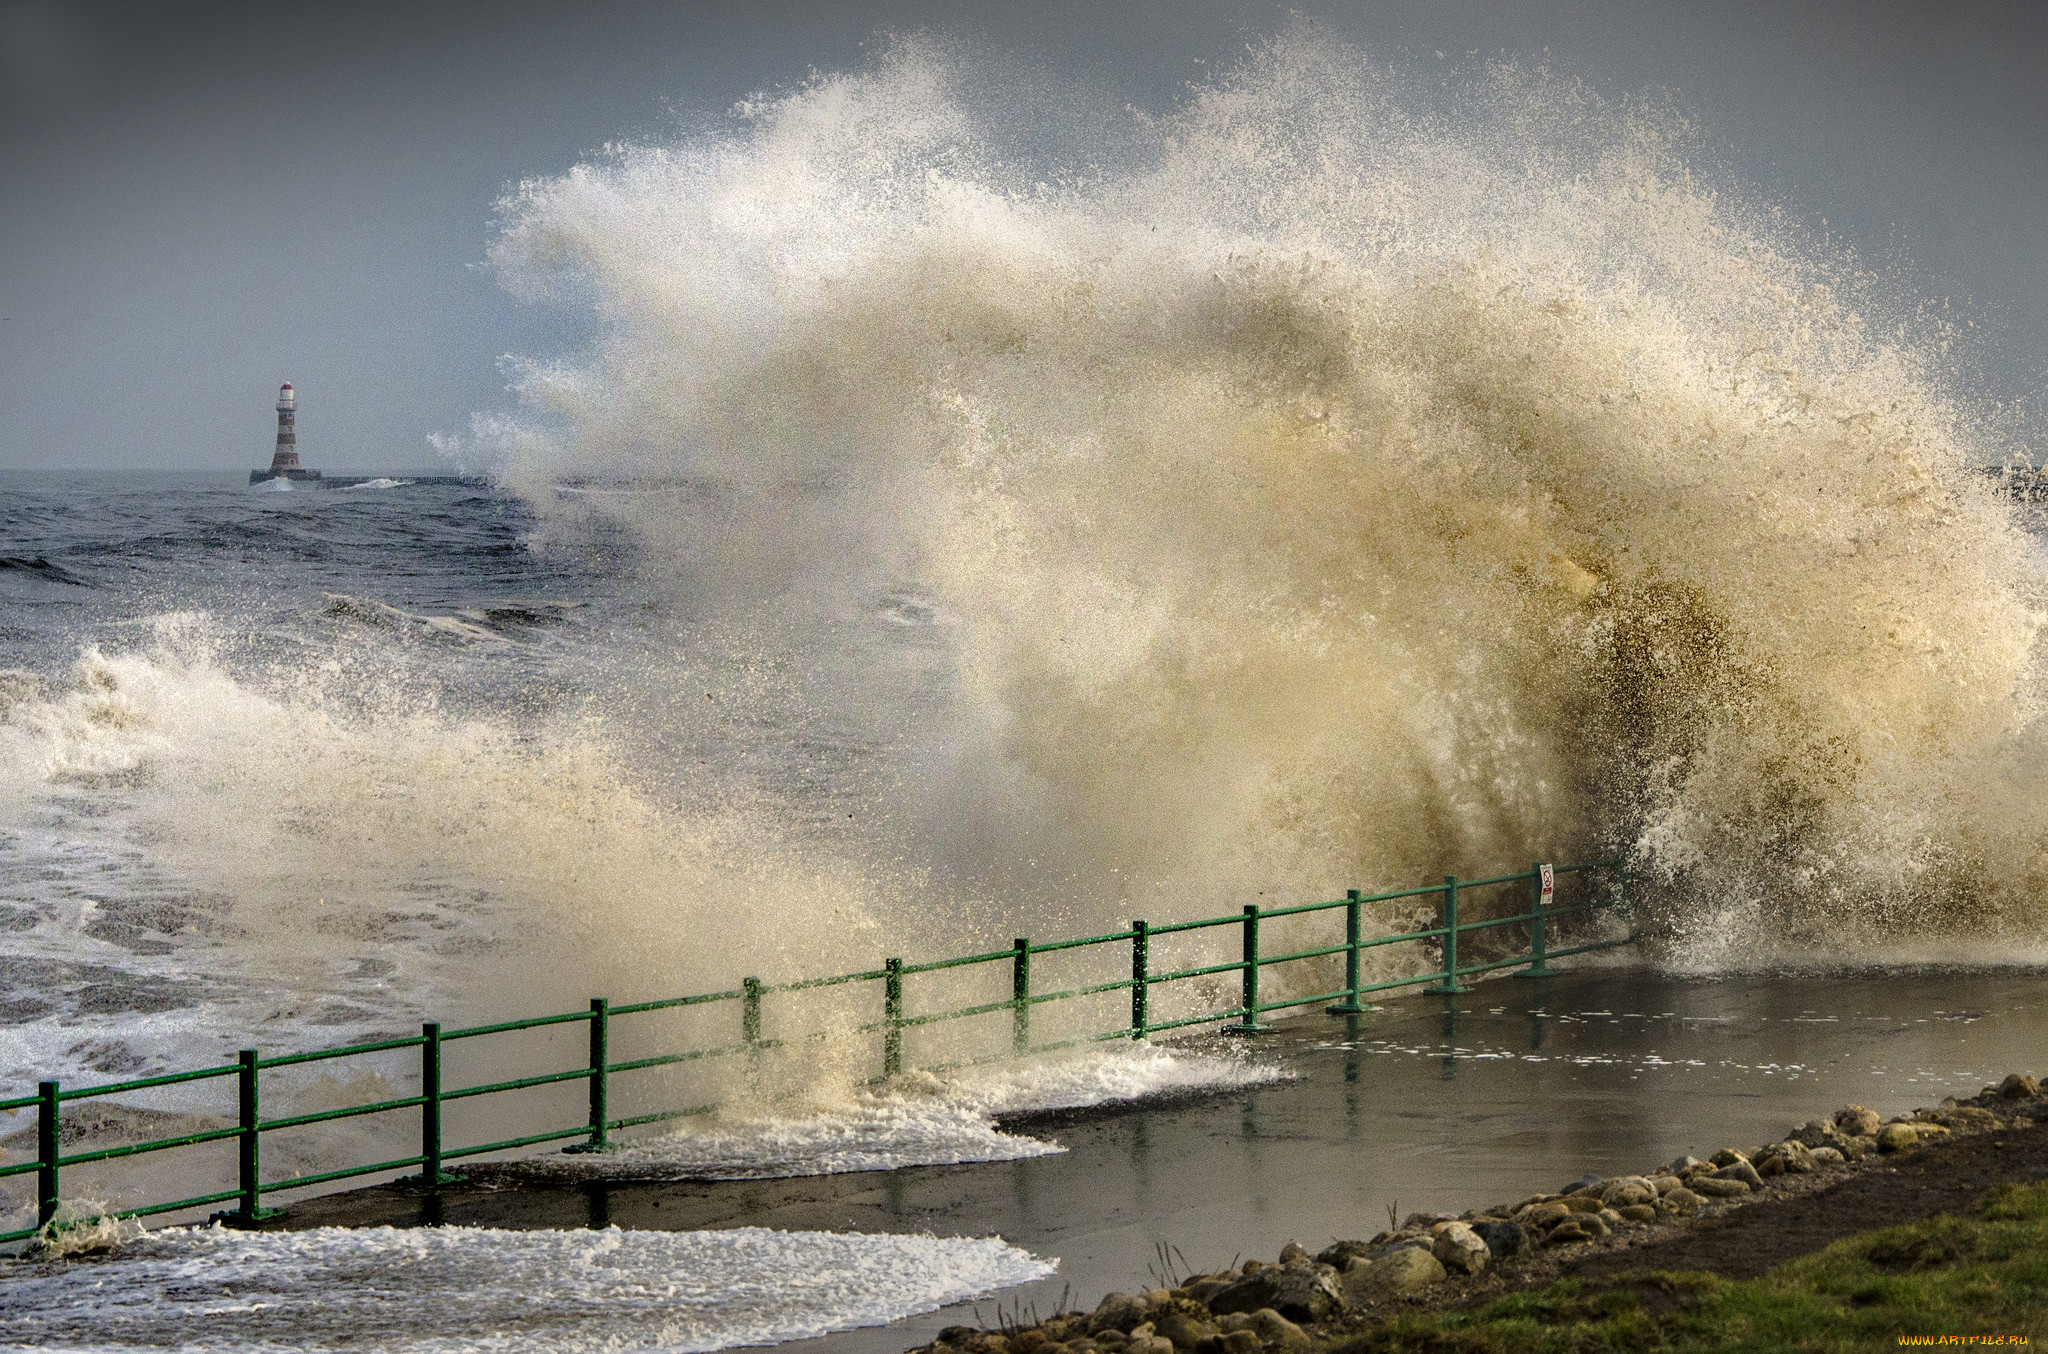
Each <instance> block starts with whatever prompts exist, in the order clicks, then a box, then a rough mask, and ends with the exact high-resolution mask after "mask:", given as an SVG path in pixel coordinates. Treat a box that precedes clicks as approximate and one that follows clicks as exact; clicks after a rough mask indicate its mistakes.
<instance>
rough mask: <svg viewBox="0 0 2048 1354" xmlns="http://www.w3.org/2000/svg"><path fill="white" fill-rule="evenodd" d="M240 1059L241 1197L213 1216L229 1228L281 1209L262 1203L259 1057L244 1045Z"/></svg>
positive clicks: (238, 1164) (238, 1136)
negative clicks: (230, 1208) (229, 1207)
mask: <svg viewBox="0 0 2048 1354" xmlns="http://www.w3.org/2000/svg"><path fill="white" fill-rule="evenodd" d="M240 1061H241V1068H240V1071H239V1073H238V1074H237V1076H236V1078H235V1081H236V1087H237V1090H238V1091H239V1092H240V1094H239V1096H238V1097H237V1098H238V1099H239V1100H240V1101H241V1105H240V1109H241V1124H240V1128H241V1132H239V1133H238V1134H236V1136H235V1146H236V1148H237V1149H238V1150H237V1152H236V1156H237V1158H238V1160H237V1162H236V1172H235V1174H236V1177H237V1178H236V1183H237V1185H238V1186H239V1189H240V1194H241V1197H240V1199H239V1200H238V1201H237V1203H236V1206H235V1208H234V1209H233V1210H232V1211H229V1212H223V1213H216V1214H214V1215H213V1216H214V1219H215V1220H216V1221H218V1222H224V1223H226V1224H227V1225H228V1226H230V1227H247V1226H249V1225H250V1224H251V1223H256V1222H261V1221H263V1219H265V1218H274V1217H276V1216H277V1215H278V1214H280V1213H282V1212H284V1210H283V1209H282V1208H265V1207H264V1206H263V1103H262V1097H261V1095H260V1093H259V1087H258V1078H259V1076H260V1074H261V1072H262V1060H261V1059H260V1058H258V1056H257V1054H256V1050H255V1049H253V1048H245V1049H243V1050H242V1052H241V1059H240Z"/></svg>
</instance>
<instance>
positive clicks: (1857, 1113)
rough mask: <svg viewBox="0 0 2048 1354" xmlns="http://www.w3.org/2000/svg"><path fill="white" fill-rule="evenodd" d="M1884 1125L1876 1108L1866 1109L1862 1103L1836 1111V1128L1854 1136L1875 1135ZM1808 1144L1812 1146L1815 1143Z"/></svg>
mask: <svg viewBox="0 0 2048 1354" xmlns="http://www.w3.org/2000/svg"><path fill="white" fill-rule="evenodd" d="M1883 1126H1884V1125H1883V1123H1882V1122H1881V1121H1880V1120H1879V1119H1878V1117H1877V1111H1876V1110H1870V1109H1865V1108H1864V1107H1863V1106H1861V1105H1844V1106H1842V1108H1840V1109H1838V1110H1836V1111H1835V1128H1836V1129H1837V1130H1838V1131H1839V1132H1842V1133H1845V1134H1847V1135H1848V1136H1849V1137H1852V1138H1871V1137H1875V1136H1877V1131H1878V1129H1880V1128H1882V1127H1883ZM1806 1145H1807V1146H1808V1147H1812V1146H1813V1145H1814V1144H1812V1143H1808V1144H1806Z"/></svg>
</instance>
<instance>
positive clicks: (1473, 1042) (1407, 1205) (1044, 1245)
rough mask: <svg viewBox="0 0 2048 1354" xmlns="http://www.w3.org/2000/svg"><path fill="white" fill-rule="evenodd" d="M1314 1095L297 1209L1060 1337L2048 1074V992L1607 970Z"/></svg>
mask: <svg viewBox="0 0 2048 1354" xmlns="http://www.w3.org/2000/svg"><path fill="white" fill-rule="evenodd" d="M1255 1044H1256V1047H1255V1050H1254V1054H1253V1056H1255V1057H1258V1058H1261V1059H1274V1060H1277V1061H1280V1062H1282V1063H1284V1064H1286V1065H1287V1066H1288V1067H1289V1068H1291V1069H1292V1071H1293V1073H1294V1077H1293V1079H1292V1080H1289V1081H1285V1082H1280V1083H1276V1084H1269V1085H1263V1086H1257V1087H1251V1088H1245V1089H1238V1090H1233V1091H1230V1092H1227V1093H1218V1094H1212V1095H1205V1096H1200V1097H1195V1098H1184V1099H1176V1100H1170V1101H1159V1102H1151V1103H1143V1104H1136V1105H1125V1106H1120V1107H1106V1108H1098V1109H1093V1110H1087V1111H1078V1112H1065V1113H1053V1114H1044V1115H1034V1116H1024V1117H1019V1118H1013V1119H1008V1120H1005V1121H1004V1126H1005V1127H1006V1128H1007V1129H1008V1130H1010V1131H1012V1132H1021V1133H1031V1134H1034V1135H1037V1136H1042V1137H1049V1138H1051V1139H1053V1140H1055V1141H1057V1142H1059V1143H1060V1144H1061V1145H1062V1146H1064V1147H1065V1148H1066V1149H1067V1150H1066V1151H1065V1152H1063V1153H1061V1154H1059V1155H1054V1156H1044V1157H1037V1158H1032V1159H1027V1160H1021V1161H1009V1162H996V1163H986V1164H973V1165H960V1166H940V1167H919V1168H912V1169H904V1170H897V1171H877V1172H869V1173H861V1174H850V1175H839V1176H825V1177H810V1178H802V1179H792V1180H748V1181H723V1182H721V1181H691V1182H647V1183H633V1182H621V1181H607V1182H603V1183H584V1184H567V1185H564V1184H561V1183H558V1182H552V1181H551V1182H547V1183H540V1182H534V1181H525V1180H521V1179H520V1178H519V1177H518V1176H517V1175H516V1172H508V1171H506V1170H504V1169H499V1168H489V1167H480V1168H474V1169H473V1170H472V1172H471V1175H472V1179H471V1182H470V1183H469V1184H467V1185H463V1186H454V1187H450V1188H449V1189H447V1190H445V1191H444V1192H443V1193H442V1194H441V1196H440V1197H439V1198H438V1199H437V1198H433V1197H430V1196H423V1195H419V1194H412V1193H407V1192H405V1191H404V1190H402V1189H400V1188H398V1187H388V1186H387V1187H380V1188H376V1189H369V1190H357V1191H352V1192H349V1193H346V1194H338V1195H331V1196H328V1197H326V1198H324V1199H316V1200H310V1201H306V1202H304V1203H299V1204H296V1205H294V1207H293V1209H292V1213H291V1216H290V1217H289V1219H288V1220H286V1223H285V1225H287V1226H291V1227H307V1226H316V1225H321V1224H326V1223H336V1224H340V1223H346V1224H358V1225H359V1224H371V1223H383V1222H389V1223H396V1224H407V1223H432V1222H447V1223H454V1224H473V1225H492V1226H504V1227H577V1226H606V1225H613V1224H616V1225H618V1226H620V1227H626V1228H657V1229H664V1230H676V1229H691V1228H706V1227H731V1226H765V1227H776V1228H786V1229H793V1230H794V1229H806V1230H808V1229H825V1230H837V1231H848V1230H851V1231H867V1232H931V1233H935V1234H938V1235H985V1234H988V1233H991V1232H993V1233H998V1234H1000V1235H1002V1236H1003V1237H1005V1238H1007V1239H1008V1240H1010V1241H1012V1242H1014V1243H1016V1244H1018V1245H1021V1246H1025V1247H1027V1248H1029V1249H1031V1250H1032V1251H1034V1252H1036V1253H1038V1254H1040V1255H1043V1256H1058V1257H1059V1258H1060V1271H1059V1274H1058V1275H1057V1276H1056V1277H1054V1278H1052V1279H1049V1280H1045V1281H1041V1282H1039V1283H1036V1284H1032V1285H1027V1286H1025V1287H1023V1288H1019V1289H1012V1290H1009V1291H1006V1292H1004V1293H1003V1294H1001V1295H999V1296H998V1297H996V1298H991V1299H987V1300H984V1301H983V1302H981V1303H980V1304H979V1309H978V1311H979V1317H980V1318H981V1319H985V1320H987V1321H988V1322H989V1323H990V1324H993V1323H994V1322H995V1320H996V1317H997V1313H998V1309H999V1308H1000V1310H1001V1311H1002V1312H1004V1313H1010V1312H1013V1311H1017V1310H1022V1311H1026V1312H1028V1311H1030V1310H1032V1309H1034V1308H1035V1309H1036V1310H1037V1311H1038V1312H1039V1313H1040V1314H1041V1315H1043V1314H1049V1313H1050V1312H1051V1311H1052V1310H1053V1309H1054V1308H1055V1307H1056V1306H1057V1305H1058V1303H1059V1300H1060V1298H1061V1295H1062V1293H1063V1292H1064V1293H1066V1294H1067V1295H1068V1299H1069V1305H1075V1304H1079V1305H1086V1306H1091V1307H1092V1306H1093V1305H1094V1304H1095V1302H1097V1301H1098V1300H1099V1299H1100V1298H1101V1296H1102V1294H1103V1293H1104V1292H1106V1291H1109V1290H1111V1289H1115V1288H1123V1289H1130V1288H1133V1287H1141V1286H1146V1285H1147V1283H1148V1273H1149V1271H1151V1270H1153V1269H1156V1268H1157V1267H1158V1266H1159V1265H1160V1248H1161V1247H1162V1246H1164V1247H1170V1248H1172V1249H1171V1251H1170V1252H1169V1255H1170V1258H1171V1259H1172V1261H1173V1263H1174V1264H1175V1265H1176V1266H1177V1267H1180V1268H1182V1269H1183V1270H1185V1269H1187V1268H1194V1269H1209V1268H1215V1267H1219V1266H1222V1265H1224V1264H1226V1263H1228V1262H1230V1261H1231V1260H1232V1258H1233V1257H1235V1256H1239V1255H1246V1256H1249V1255H1257V1256H1260V1257H1263V1258H1267V1259H1270V1258H1271V1257H1272V1256H1273V1255H1275V1254H1276V1253H1277V1252H1278V1251H1279V1249H1280V1247H1281V1246H1282V1245H1283V1244H1284V1243H1286V1242H1287V1241H1289V1240H1298V1241H1301V1242H1302V1243H1303V1244H1305V1245H1307V1246H1309V1247H1310V1248H1311V1249H1315V1248H1318V1247H1320V1246H1321V1245H1322V1244H1324V1243H1326V1242H1328V1241H1329V1240H1331V1239H1333V1238H1337V1237H1362V1236H1370V1235H1371V1234H1372V1233H1374V1232H1376V1231H1378V1230H1380V1229H1381V1228H1384V1227H1386V1226H1387V1225H1388V1219H1389V1217H1390V1216H1392V1215H1394V1214H1400V1215H1406V1214H1407V1213H1410V1212H1415V1211H1445V1212H1461V1211H1463V1210H1465V1209H1468V1208H1472V1207H1475V1206H1479V1205H1483V1204H1488V1203H1494V1202H1498V1201H1501V1200H1508V1199H1515V1198H1519V1197H1522V1196H1524V1195H1527V1194H1531V1193H1535V1192H1537V1191H1539V1190H1550V1189H1555V1188H1557V1187H1558V1186H1559V1185H1561V1184H1562V1183H1564V1182H1565V1181H1568V1180H1571V1179H1573V1178H1575V1177H1577V1176H1578V1175H1580V1174H1581V1173H1582V1172H1585V1171H1593V1172H1595V1173H1598V1174H1603V1175H1610V1174H1620V1173H1626V1172H1635V1171H1643V1170H1647V1169H1649V1168H1651V1167H1654V1166H1655V1165H1656V1164H1658V1163H1659V1162H1662V1161H1666V1160H1669V1159H1670V1158H1672V1157H1674V1156H1677V1155H1679V1154H1680V1153H1682V1152H1688V1151H1690V1152H1695V1153H1698V1154H1701V1155H1705V1154H1707V1153H1710V1152H1712V1151H1713V1150H1715V1149H1718V1148H1721V1147H1725V1146H1731V1145H1735V1146H1745V1147H1746V1146H1750V1145H1754V1144H1756V1143H1758V1142H1762V1141H1765V1140H1769V1139H1772V1138H1776V1137H1779V1136H1782V1135H1783V1133H1784V1132H1785V1131H1786V1130H1787V1129H1788V1128H1790V1127H1792V1126H1793V1125H1795V1124H1797V1123H1800V1122H1803V1121H1804V1120H1806V1119H1808V1118H1812V1117H1814V1116H1816V1115H1820V1114H1824V1113H1826V1112H1828V1111H1831V1110H1832V1109H1834V1108H1835V1107H1837V1106H1839V1105H1842V1104H1845V1103H1848V1102H1851V1101H1854V1102H1858V1103H1863V1104H1867V1105H1869V1106H1871V1107H1872V1108H1874V1109H1876V1110H1878V1111H1880V1112H1881V1113H1884V1114H1886V1115H1889V1114H1892V1113H1897V1112H1900V1111H1904V1110H1909V1109H1912V1108H1915V1107H1917V1106H1921V1105H1932V1104H1934V1103H1935V1102H1937V1101H1938V1100H1940V1099H1941V1097H1942V1096H1944V1095H1949V1094H1955V1095H1968V1094H1972V1093H1974V1092H1976V1091H1977V1090H1979V1089H1981V1088H1982V1087H1983V1086H1984V1085H1985V1084H1987V1083H1989V1082H1995V1081H1996V1080H1998V1079H1999V1078H2000V1077H2002V1076H2003V1075H2004V1074H2005V1073H2006V1072H2008V1071H2012V1070H2015V1069H2023V1070H2031V1071H2035V1072H2041V1071H2044V1070H2048V973H2044V972H2039V971H2028V970H2002V971H1997V972H1990V973H1985V972H1958V971H1940V970H1925V971H1904V972H1902V971H1897V970H1893V971H1887V972H1882V973H1853V974H1840V975H1831V976H1792V977H1785V976H1757V977H1720V978H1713V979H1688V978H1677V977H1669V976H1664V975H1659V974H1655V973H1647V972H1619V971H1593V972H1581V973H1577V974H1573V975H1569V976H1560V977H1556V978H1551V979H1547V980H1542V981H1536V982H1520V981H1513V980H1500V981H1495V982H1489V983H1486V984H1483V985H1481V986H1480V987H1479V988H1478V990H1476V991H1475V992H1474V993H1472V994H1471V995H1469V996H1465V997H1458V998H1429V997H1415V998H1410V999H1407V1000H1403V1001H1398V1002H1390V1003H1388V1004H1386V1005H1385V1006H1384V1007H1383V1008H1382V1009H1381V1010H1379V1011H1377V1012H1375V1013H1372V1014H1369V1015H1364V1016H1352V1017H1332V1016H1322V1015H1314V1016H1309V1017H1305V1018H1302V1019H1300V1020H1296V1021H1293V1022H1290V1023H1288V1024H1285V1025H1283V1026H1282V1027H1280V1029H1278V1030H1276V1031H1275V1032H1274V1033H1272V1034H1270V1035H1266V1036H1264V1037H1262V1038H1260V1039H1258V1040H1256V1041H1255ZM976 1319H977V1316H976V1311H975V1309H974V1308H973V1307H972V1306H967V1307H956V1308H950V1309H947V1310H944V1311H941V1312H938V1313H934V1314H933V1315H931V1316H928V1317H921V1318H913V1319H910V1320H906V1321H902V1322H899V1323H897V1324H896V1325H894V1326H890V1327H885V1328H877V1329H871V1330H865V1331H852V1332H847V1333H844V1334H840V1335H835V1336H829V1337H826V1338H824V1339H821V1340H815V1341H806V1342H803V1343H801V1344H798V1345H793V1346H790V1347H789V1348H790V1349H791V1350H792V1351H800V1352H801V1354H879V1352H881V1351H899V1350H902V1349H905V1348H907V1347H909V1346H911V1345H915V1344H918V1343H922V1342H923V1341H925V1340H928V1339H929V1338H930V1337H931V1335H932V1334H934V1333H936V1332H937V1331H938V1330H939V1329H940V1328H942V1327H944V1326H947V1325H952V1324H956V1323H968V1324H972V1323H974V1322H975V1321H976Z"/></svg>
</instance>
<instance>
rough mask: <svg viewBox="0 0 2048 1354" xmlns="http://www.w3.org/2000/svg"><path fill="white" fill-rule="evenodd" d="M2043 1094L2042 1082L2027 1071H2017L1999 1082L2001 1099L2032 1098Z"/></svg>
mask: <svg viewBox="0 0 2048 1354" xmlns="http://www.w3.org/2000/svg"><path fill="white" fill-rule="evenodd" d="M2039 1094H2041V1083H2040V1082H2038V1081H2036V1080H2034V1079H2033V1078H2032V1077H2030V1076H2028V1075H2027V1074H2026V1073H2025V1072H2015V1073H2013V1074H2012V1075H2011V1076H2009V1077H2007V1078H2006V1079H2005V1080H2004V1081H2001V1082H1999V1083H1998V1098H1999V1099H2000V1100H2032V1099H2033V1098H2034V1097H2035V1096H2037V1095H2039Z"/></svg>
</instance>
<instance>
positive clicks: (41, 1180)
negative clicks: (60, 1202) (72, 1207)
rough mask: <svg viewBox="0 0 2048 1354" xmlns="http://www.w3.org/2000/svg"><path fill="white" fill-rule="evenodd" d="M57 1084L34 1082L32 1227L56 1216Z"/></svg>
mask: <svg viewBox="0 0 2048 1354" xmlns="http://www.w3.org/2000/svg"><path fill="white" fill-rule="evenodd" d="M57 1105H58V1092H57V1083H56V1082H54V1081H43V1082H38V1083H36V1226H38V1227H47V1226H49V1224H50V1222H51V1220H52V1219H54V1218H55V1217H56V1216H57V1163H58V1162H59V1161H60V1160H62V1157H61V1156H60V1155H59V1143H58V1140H57V1139H58V1133H57Z"/></svg>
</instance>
